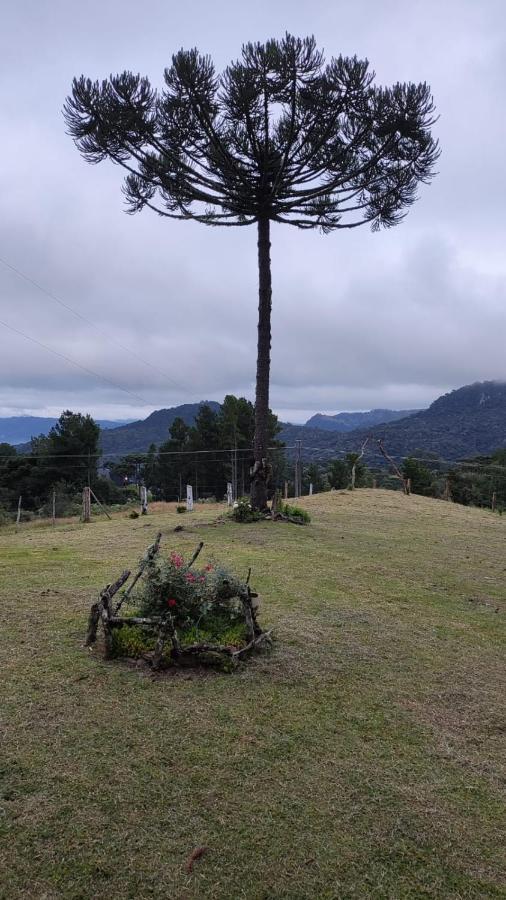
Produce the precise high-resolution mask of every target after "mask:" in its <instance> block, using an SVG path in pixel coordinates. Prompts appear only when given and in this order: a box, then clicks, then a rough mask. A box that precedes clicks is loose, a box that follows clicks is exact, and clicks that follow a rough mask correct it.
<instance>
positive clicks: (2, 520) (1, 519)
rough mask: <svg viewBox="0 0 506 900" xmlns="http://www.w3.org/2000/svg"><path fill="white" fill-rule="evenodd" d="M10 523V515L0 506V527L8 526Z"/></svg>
mask: <svg viewBox="0 0 506 900" xmlns="http://www.w3.org/2000/svg"><path fill="white" fill-rule="evenodd" d="M12 521H13V519H12V515H11V514H10V513H9V512H8V511H7V510H6V509H4V508H3V506H0V525H10V524H11V522H12Z"/></svg>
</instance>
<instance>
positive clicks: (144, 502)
mask: <svg viewBox="0 0 506 900" xmlns="http://www.w3.org/2000/svg"><path fill="white" fill-rule="evenodd" d="M147 514H148V489H147V487H146V486H145V485H144V484H141V516H147Z"/></svg>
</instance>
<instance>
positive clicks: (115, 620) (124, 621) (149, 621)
mask: <svg viewBox="0 0 506 900" xmlns="http://www.w3.org/2000/svg"><path fill="white" fill-rule="evenodd" d="M161 621H162V617H161V616H153V617H152V618H146V616H116V615H114V614H113V615H112V616H110V618H109V624H110V625H111V627H112V628H119V627H121V625H159V624H160V622H161Z"/></svg>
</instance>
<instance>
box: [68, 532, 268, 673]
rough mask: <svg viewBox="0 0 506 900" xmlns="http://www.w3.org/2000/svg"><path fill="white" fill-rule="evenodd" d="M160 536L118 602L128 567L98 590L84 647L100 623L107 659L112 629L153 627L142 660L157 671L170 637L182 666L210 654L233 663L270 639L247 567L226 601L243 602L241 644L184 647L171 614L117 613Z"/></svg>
mask: <svg viewBox="0 0 506 900" xmlns="http://www.w3.org/2000/svg"><path fill="white" fill-rule="evenodd" d="M161 537H162V535H161V532H159V533H158V535H157V537H156V540H155V542H154V543H153V544H152V545H151V546H150V547H148V549H147V551H146V553H145V554H144V556H143V558H142V560H141V563H140V566H139V570H138V571H137V573H136V574H135V576H134V578H133V580H132V583H131V584H130V586H129V588H128V589H127V590H126V591H124V593H123V595H122V596H121V598H120V600H119V602H118V603H117V604H116V606H115V607H114V608H113V605H112V598H113V597H114V596H115V594H117V593H118V591H119V590H120V589H121V588H122V587H123V585H124V584H125V583H126V582H127V581H128V579H129V578H130V574H131V572H130V570H129V569H126V570H125V571H124V572H122V573H121V575H120V576H119V578H117V579H116V581H115V582H113V583H112V584H108V585H106V587H105V588H104V589H103V590H102V591H101V592H100V595H99V598H98V601H97V602H96V603H93V604H92V607H91V609H90V614H89V617H88V629H87V632H86V638H85V647H91V646H92V645H93V644H94V643H95V642H96V640H97V631H98V626H99V624H100V622H101V623H102V629H103V632H104V644H105V658H106V659H110V658H111V656H112V647H113V638H112V632H113V629H114V628H122V627H123V625H140V626H141V627H145V628H152V629H153V630H156V631H157V638H156V644H155V649H154V652H153V654H152V656H151V657H150V656H148V655H147V654H145V655H144V659H146V660H147V661H148V662H150V664H151V668H152V669H153V671H157V670H158V669H160V668H161V666H162V662H163V654H164V650H165V646H166V644H167V642H168V640H169V639H170V642H171V644H172V650H171V658H172V661H173V662H174V663H175V664H176V665H178V664H179V665H184V664H185V662H188V661H191V660H192V659H193V660H196V661H200V662H205V661H206V659H205V658H206V657H209V655H210V654H211V655H213V656H218V657H220V656H221V657H222V658H223V659H227V660H229V661H231V662H232V663H233V664H235V663H238V662H239V661H240V660H241V659H243V658H244V657H246V656H249V655H250V654H251V653H252V652H253V651H254V650H257V649H258V648H259V647H261V646H262V645H263V644H267V643H269V644H270V643H271V642H272V638H271V635H272V630H270V631H263V630H262V629H261V628H260V626H259V624H258V622H257V611H256V607H255V605H254V602H253V601H254V600H255V598H256V597H257V596H258V594H256V593H255V592H254V591H252V590H251V587H250V585H249V579H250V576H251V569H249V570H248V577H247V580H246V582H245V584H244V588H243V589H242V590H241V591H240V592H239V593H238V594H234V595H233V596H231V597H228V598H227V599H228V600H236V599H238V600H240V602H241V604H242V609H243V614H244V621H245V624H246V631H247V638H248V643H247V644H246V645H245V646H244V647H239V648H238V649H234V648H233V647H230V646H226V645H224V644H213V643H207V642H201V643H195V644H191V645H189V646H187V647H183V646H181V644H180V641H179V637H178V634H177V629H176V626H175V624H174V619H173V617H172V615H171V614H170V613H166V614H165V615H163V616H120V615H118V612H119V610H120V609H121V606H122V604H123V603H124V602H125V600H128V598H129V597H130V595H131V593H132V591H133V588H134V587H135V585H136V583H137V581H138V580H139V578H140V577H141V575H142V573H143V572H144V570H145V568H146V566H147V565H148V563H149V562H151V561H152V560H153V559H154V557H155V556H156V554H157V553H158V551H159V549H160V541H161ZM203 546H204V543H203V541H201V542H200V544H199V545H198V547H197V548H196V550H195V552H194V554H193V556H192V558H191V560H190V562H189V564H188V565H187V567H186V568H187V569H190V567H191V566H192V565H193V564H194V562H195V560H196V559H197V557H198V555H199V553H200V552H201V550H202V548H203Z"/></svg>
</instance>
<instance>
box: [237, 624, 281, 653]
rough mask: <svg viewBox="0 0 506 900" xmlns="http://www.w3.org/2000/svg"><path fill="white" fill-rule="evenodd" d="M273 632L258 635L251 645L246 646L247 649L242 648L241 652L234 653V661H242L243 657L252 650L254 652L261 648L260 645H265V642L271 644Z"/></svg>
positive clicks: (263, 632)
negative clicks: (256, 648)
mask: <svg viewBox="0 0 506 900" xmlns="http://www.w3.org/2000/svg"><path fill="white" fill-rule="evenodd" d="M271 634H272V629H271V631H262V633H261V634H259V635H257V637H255V638H253V640H252V641H250V642H249V644H246V646H245V647H241V648H240V650H234V652H233V653H232V659H241V657H243V656H246V654H247V653H249V652H250V650H253V649H254V648H255V647H259V646H260V644H263V643H264V642H265V641H268V642H270V640H271Z"/></svg>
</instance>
